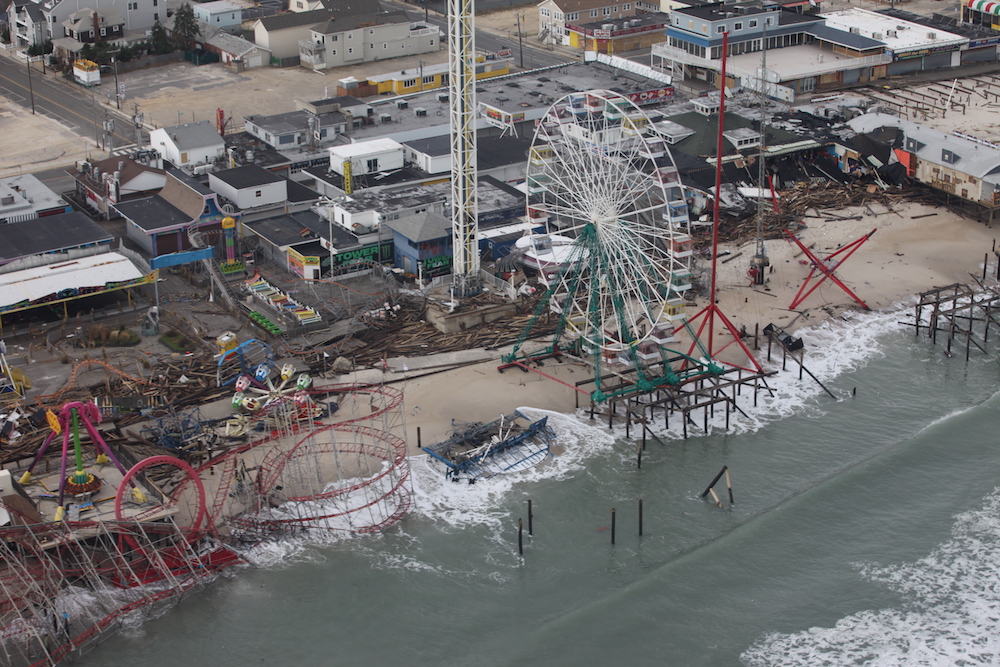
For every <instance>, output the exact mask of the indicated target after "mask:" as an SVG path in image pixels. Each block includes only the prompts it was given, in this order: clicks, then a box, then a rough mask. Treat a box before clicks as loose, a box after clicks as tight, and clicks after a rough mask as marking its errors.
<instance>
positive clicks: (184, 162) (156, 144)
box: [149, 120, 226, 168]
mask: <svg viewBox="0 0 1000 667" xmlns="http://www.w3.org/2000/svg"><path fill="white" fill-rule="evenodd" d="M149 143H150V145H151V146H152V147H153V148H154V149H156V150H158V151H160V154H161V155H162V156H163V159H164V160H167V161H169V162H170V164H172V165H173V166H175V167H189V168H190V167H194V166H199V165H206V164H211V163H213V162H214V161H215V160H216V158H218V157H220V156H222V155H224V154H225V151H226V143H225V141H223V139H222V136H221V135H220V134H219V131H218V129H216V127H215V125H213V124H212V122H211V121H207V120H202V121H198V122H197V123H184V124H183V125H172V126H170V127H161V128H157V129H155V130H153V131H152V132H150V133H149Z"/></svg>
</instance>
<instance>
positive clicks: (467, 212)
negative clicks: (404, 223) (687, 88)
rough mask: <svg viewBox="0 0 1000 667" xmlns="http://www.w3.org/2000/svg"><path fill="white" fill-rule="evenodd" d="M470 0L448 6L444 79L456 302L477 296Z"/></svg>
mask: <svg viewBox="0 0 1000 667" xmlns="http://www.w3.org/2000/svg"><path fill="white" fill-rule="evenodd" d="M474 10H475V7H474V0H448V64H449V68H448V73H449V79H448V82H449V85H450V86H451V90H450V93H451V94H450V95H449V96H448V98H449V102H450V104H451V201H452V208H451V229H452V231H451V233H452V241H453V244H452V245H453V260H452V286H453V288H454V290H455V296H459V297H464V296H472V295H473V294H478V293H479V290H480V278H479V245H478V241H477V238H476V237H477V236H478V231H479V222H478V220H477V219H476V211H477V210H478V201H477V196H476V175H477V171H476V39H475V22H474V19H475V11H474Z"/></svg>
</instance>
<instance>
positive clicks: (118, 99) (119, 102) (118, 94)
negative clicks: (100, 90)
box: [111, 58, 124, 111]
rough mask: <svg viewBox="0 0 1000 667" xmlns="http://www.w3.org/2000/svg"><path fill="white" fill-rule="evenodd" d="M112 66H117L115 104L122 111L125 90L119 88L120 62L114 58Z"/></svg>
mask: <svg viewBox="0 0 1000 667" xmlns="http://www.w3.org/2000/svg"><path fill="white" fill-rule="evenodd" d="M111 64H112V65H114V66H115V103H116V104H117V105H118V110H119V111H121V110H122V97H124V95H122V93H123V92H124V90H120V89H119V88H118V61H117V60H115V59H114V58H112V59H111Z"/></svg>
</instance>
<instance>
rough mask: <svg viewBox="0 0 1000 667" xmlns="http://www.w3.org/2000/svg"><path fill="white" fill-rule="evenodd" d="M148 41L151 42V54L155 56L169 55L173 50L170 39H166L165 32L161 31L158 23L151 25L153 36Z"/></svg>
mask: <svg viewBox="0 0 1000 667" xmlns="http://www.w3.org/2000/svg"><path fill="white" fill-rule="evenodd" d="M150 41H152V50H153V53H155V54H157V55H163V54H164V53H170V52H172V51H173V50H174V47H173V45H172V44H171V43H170V39H169V38H167V31H166V30H164V29H163V26H162V25H160V22H159V21H157V22H156V23H154V24H153V34H152V36H151V37H150Z"/></svg>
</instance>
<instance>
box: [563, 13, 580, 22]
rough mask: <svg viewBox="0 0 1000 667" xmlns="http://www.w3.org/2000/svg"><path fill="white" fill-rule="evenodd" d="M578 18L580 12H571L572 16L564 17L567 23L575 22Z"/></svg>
mask: <svg viewBox="0 0 1000 667" xmlns="http://www.w3.org/2000/svg"><path fill="white" fill-rule="evenodd" d="M579 18H580V12H573V13H572V14H567V15H566V20H567V21H576V20H577V19H579Z"/></svg>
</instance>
